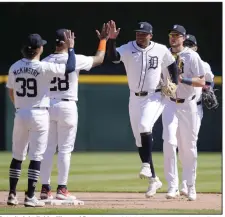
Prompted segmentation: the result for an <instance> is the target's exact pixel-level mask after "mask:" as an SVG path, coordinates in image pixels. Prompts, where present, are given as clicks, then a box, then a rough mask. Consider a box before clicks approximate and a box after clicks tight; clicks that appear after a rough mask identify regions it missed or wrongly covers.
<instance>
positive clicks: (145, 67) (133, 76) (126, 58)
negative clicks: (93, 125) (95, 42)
mask: <svg viewBox="0 0 225 217" xmlns="http://www.w3.org/2000/svg"><path fill="white" fill-rule="evenodd" d="M117 51H118V52H119V54H120V57H121V59H120V60H121V61H122V62H123V63H124V66H125V69H126V73H127V78H128V86H129V89H130V99H129V115H130V122H131V127H132V131H133V134H134V137H135V139H136V145H137V147H141V146H142V145H141V137H140V133H145V132H152V128H153V126H154V123H155V122H156V121H157V119H158V117H159V116H160V115H161V113H162V110H163V108H164V102H163V98H162V96H161V92H160V91H159V92H156V89H157V88H158V85H159V82H160V79H161V72H162V70H163V69H164V68H166V67H167V66H169V65H171V64H172V63H173V62H174V61H175V59H174V57H173V56H172V54H171V53H170V52H169V50H168V49H167V48H166V46H164V45H162V44H158V43H155V42H153V41H151V43H150V45H149V46H148V47H146V48H145V49H142V48H141V47H139V46H138V45H137V43H136V41H130V42H128V43H127V44H125V45H122V46H120V47H119V48H117ZM145 91H146V92H148V94H147V95H146V96H137V95H135V93H140V92H145Z"/></svg>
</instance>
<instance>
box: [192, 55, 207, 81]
mask: <svg viewBox="0 0 225 217" xmlns="http://www.w3.org/2000/svg"><path fill="white" fill-rule="evenodd" d="M190 65H191V71H192V74H193V76H194V77H201V76H204V75H205V69H204V65H203V62H202V60H201V58H200V56H199V55H198V54H197V53H196V52H194V51H193V52H192V54H191V64H190Z"/></svg>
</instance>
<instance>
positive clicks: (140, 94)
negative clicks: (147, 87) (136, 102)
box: [135, 89, 161, 96]
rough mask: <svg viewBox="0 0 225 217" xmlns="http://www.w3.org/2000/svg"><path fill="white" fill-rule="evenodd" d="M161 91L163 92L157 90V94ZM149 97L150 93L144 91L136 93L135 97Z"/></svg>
mask: <svg viewBox="0 0 225 217" xmlns="http://www.w3.org/2000/svg"><path fill="white" fill-rule="evenodd" d="M160 91H161V89H156V90H155V93H157V92H160ZM147 95H148V91H142V92H138V93H135V96H147Z"/></svg>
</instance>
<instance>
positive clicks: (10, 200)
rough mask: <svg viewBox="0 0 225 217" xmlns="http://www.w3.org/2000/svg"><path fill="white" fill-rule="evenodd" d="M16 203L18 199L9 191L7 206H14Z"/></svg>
mask: <svg viewBox="0 0 225 217" xmlns="http://www.w3.org/2000/svg"><path fill="white" fill-rule="evenodd" d="M18 204H19V202H18V200H17V198H16V195H15V194H13V193H10V194H9V196H8V200H7V205H9V206H16V205H18Z"/></svg>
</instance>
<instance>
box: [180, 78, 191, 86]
mask: <svg viewBox="0 0 225 217" xmlns="http://www.w3.org/2000/svg"><path fill="white" fill-rule="evenodd" d="M181 83H183V84H187V85H190V86H191V85H192V78H182V79H181Z"/></svg>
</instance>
